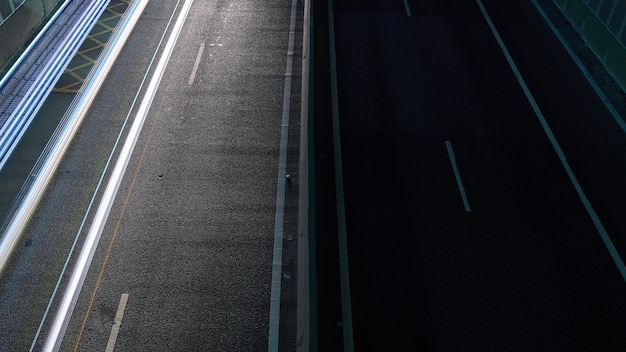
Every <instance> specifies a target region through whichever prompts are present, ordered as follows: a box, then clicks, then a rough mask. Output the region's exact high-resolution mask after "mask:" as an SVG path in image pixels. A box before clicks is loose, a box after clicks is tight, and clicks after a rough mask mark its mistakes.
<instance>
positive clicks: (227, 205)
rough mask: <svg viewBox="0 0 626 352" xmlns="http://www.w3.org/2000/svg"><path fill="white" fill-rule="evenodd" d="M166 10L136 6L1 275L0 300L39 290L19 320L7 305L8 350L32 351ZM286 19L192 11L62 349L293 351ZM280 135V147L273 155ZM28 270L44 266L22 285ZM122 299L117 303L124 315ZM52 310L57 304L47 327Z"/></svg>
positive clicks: (294, 115) (247, 7)
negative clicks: (278, 290)
mask: <svg viewBox="0 0 626 352" xmlns="http://www.w3.org/2000/svg"><path fill="white" fill-rule="evenodd" d="M183 3H185V2H184V1H181V2H180V5H182V4H183ZM175 5H176V3H174V2H172V3H157V2H150V3H149V4H148V7H147V8H146V10H145V11H144V15H143V16H142V17H141V19H140V20H139V23H138V25H137V29H136V30H135V32H134V33H133V35H131V37H130V38H129V42H128V44H127V46H126V48H125V49H124V51H123V52H122V56H121V57H120V59H119V60H118V63H117V64H116V66H115V67H114V69H113V71H112V72H111V75H110V77H109V79H108V81H107V83H106V84H105V86H104V87H103V90H102V92H101V94H100V97H99V99H98V100H97V102H96V103H95V105H94V106H93V108H92V110H91V112H92V113H91V115H90V117H89V118H88V120H87V121H86V122H85V124H84V125H83V128H82V129H81V133H80V135H79V136H78V138H77V140H76V141H75V143H74V146H73V148H72V149H71V150H70V151H69V153H68V155H67V156H66V158H65V160H64V161H63V163H62V166H61V167H60V170H61V172H60V173H58V175H57V177H56V178H55V180H54V181H53V186H52V187H51V188H50V190H49V192H48V194H47V195H46V196H45V198H44V201H43V203H42V206H41V211H40V212H38V214H37V215H36V216H35V218H34V219H33V221H32V222H31V225H30V227H29V229H28V231H27V233H26V234H25V236H24V238H23V241H22V243H20V246H19V248H20V250H19V251H18V257H17V258H18V259H17V260H16V261H15V263H14V264H13V266H12V267H11V268H9V270H8V272H9V273H10V274H11V279H13V280H11V281H7V282H6V283H5V285H4V286H3V290H4V291H3V292H2V294H3V297H5V298H7V297H10V298H12V299H15V300H17V299H18V298H19V295H20V293H21V292H32V291H38V292H41V293H42V295H41V296H37V298H36V300H37V301H36V302H34V303H32V304H31V303H29V302H25V303H24V304H28V305H29V306H30V307H31V308H30V310H29V309H23V310H21V311H18V310H17V305H16V309H15V310H14V311H12V312H11V313H12V314H15V315H19V316H20V319H21V322H22V323H21V324H20V325H17V326H13V327H10V328H9V329H7V330H3V331H7V332H11V334H8V333H7V334H6V335H5V334H3V336H2V337H3V338H5V339H6V340H5V341H6V342H7V343H6V344H3V346H7V348H8V349H9V350H26V349H28V346H30V344H31V342H32V338H33V335H34V331H35V330H36V328H37V325H38V324H39V320H40V319H41V316H42V314H43V308H45V304H46V303H47V302H45V301H44V300H45V299H46V294H48V295H49V293H50V292H51V291H52V286H53V283H54V282H55V280H56V279H55V278H54V275H58V272H59V271H60V265H61V264H62V262H63V260H64V253H63V251H64V250H66V249H68V248H69V244H70V242H71V241H70V239H71V238H72V236H73V235H74V234H76V232H77V229H78V228H79V226H80V223H81V221H82V217H83V215H84V212H85V210H86V208H87V205H88V203H89V199H90V197H91V194H92V193H93V190H94V188H95V186H96V184H97V180H98V178H99V174H98V173H99V172H101V171H102V168H103V166H104V163H105V162H106V159H107V157H108V153H110V150H111V146H112V144H113V142H114V141H115V138H116V135H117V131H119V128H120V127H121V125H122V122H123V120H124V117H125V116H126V115H127V113H128V111H129V110H130V107H131V103H132V100H133V97H134V96H135V92H136V90H137V89H138V87H139V85H140V83H141V80H142V77H143V76H144V74H145V73H146V72H145V71H146V68H147V67H148V64H149V62H150V60H151V57H152V54H153V53H155V51H156V52H157V54H159V50H156V48H157V44H158V42H159V40H160V37H161V35H162V34H163V32H164V30H165V27H166V25H167V23H168V19H169V17H170V16H176V15H177V14H178V11H180V10H179V8H178V9H177V8H176V7H175ZM295 9H296V10H297V12H296V14H297V17H294V20H297V21H298V22H297V26H295V27H294V33H293V35H294V37H295V38H298V37H299V36H298V31H299V30H300V24H299V23H301V16H302V13H301V6H296V7H295ZM291 17H292V16H291V3H283V2H272V3H268V2H266V1H263V2H260V1H246V2H239V3H227V2H219V3H213V2H205V1H201V0H196V1H194V2H193V5H192V7H191V10H190V12H189V17H188V18H187V20H186V21H185V25H184V26H183V29H182V32H181V34H180V36H179V40H178V43H177V44H176V48H175V50H174V53H173V55H172V57H171V58H170V62H169V64H168V67H167V70H166V71H165V73H164V75H163V79H162V82H161V85H160V87H159V89H158V91H157V94H156V96H155V98H154V101H153V103H152V108H151V109H150V112H149V113H148V115H147V118H146V122H145V125H144V129H143V132H142V133H141V135H140V137H139V139H138V141H137V147H136V148H135V152H134V154H133V156H132V157H131V159H130V163H129V165H128V168H127V173H126V176H125V177H124V179H123V182H122V184H121V186H120V190H119V193H118V196H117V198H116V202H115V203H114V204H113V207H112V209H111V215H110V216H109V220H108V222H107V224H106V226H105V227H104V232H103V234H102V237H101V239H100V245H99V246H98V248H97V250H96V252H95V255H94V261H93V263H92V264H91V271H90V272H89V273H88V274H87V276H86V281H85V285H84V286H83V288H82V291H81V296H80V297H79V298H78V301H77V304H76V308H75V309H74V314H73V317H72V320H71V321H70V323H69V326H68V330H67V334H66V336H65V338H64V339H63V345H62V346H61V350H64V351H65V350H74V349H75V348H76V349H77V350H84V351H94V350H105V348H106V346H107V344H109V345H110V344H113V343H114V345H115V350H154V351H158V350H163V351H172V350H185V351H189V350H232V351H240V350H250V351H256V350H267V349H268V346H274V345H275V347H276V348H280V349H284V348H287V347H288V346H293V345H294V344H295V330H294V329H293V327H294V324H295V320H294V319H295V316H294V315H295V306H294V304H295V299H294V293H295V277H296V270H295V267H294V264H293V263H294V262H295V258H294V255H295V252H294V248H295V246H296V243H295V242H296V241H295V238H297V236H295V235H294V234H295V228H296V225H297V221H296V215H295V214H296V212H295V209H296V208H295V205H296V203H297V194H296V191H295V190H297V186H296V185H297V182H298V172H297V155H298V148H297V145H298V138H297V131H298V124H297V119H298V118H299V114H298V112H299V104H298V102H299V93H298V92H299V85H300V83H299V76H298V75H299V60H298V59H299V57H300V49H301V48H300V46H299V45H296V47H295V48H294V50H293V51H292V52H289V53H288V51H289V50H288V38H289V23H290V20H291ZM168 34H169V33H168V32H166V33H165V38H167V35H168ZM200 48H204V50H201V49H200ZM199 52H202V54H201V55H200V54H199ZM288 56H292V57H293V58H295V62H294V64H293V72H291V74H290V73H289V72H287V71H286V61H287V60H286V59H287V57H288ZM148 73H151V72H148ZM192 73H193V74H192ZM286 74H287V76H288V77H289V78H290V81H293V82H292V85H291V87H292V89H291V90H290V92H291V94H290V95H285V94H284V91H283V89H284V86H285V82H286V81H287V79H286ZM192 77H193V79H192ZM285 97H287V98H288V100H290V102H291V107H290V108H288V110H289V112H290V113H291V114H289V115H286V116H287V117H288V118H289V119H290V121H289V122H290V123H288V124H287V123H286V121H282V120H281V119H282V118H283V116H285V115H284V111H283V106H284V104H283V103H284V102H283V100H284V99H285ZM139 98H142V96H141V95H140V96H139ZM287 127H288V128H287ZM283 130H284V133H288V134H289V135H290V136H289V143H288V144H285V145H284V146H282V147H281V144H280V142H281V131H283ZM281 149H283V150H284V152H285V157H286V158H285V160H283V162H284V164H285V166H286V170H283V173H284V172H286V173H288V174H289V175H290V178H289V182H288V181H287V179H286V178H285V177H284V176H283V179H282V184H283V186H284V190H285V199H284V211H285V214H284V219H283V220H284V223H282V224H281V225H283V227H284V229H283V232H284V244H283V248H282V252H283V260H282V264H283V265H282V268H281V269H282V272H279V274H278V283H279V284H282V294H279V295H280V296H281V297H279V298H280V299H281V302H280V303H281V307H282V308H283V309H282V310H280V311H279V313H280V317H279V318H280V330H279V331H276V329H275V328H274V331H275V333H276V334H278V336H276V337H275V339H274V340H273V341H274V345H273V344H272V343H271V342H270V341H269V340H268V336H269V334H270V331H271V330H270V326H269V325H270V324H269V320H270V301H271V299H270V298H272V299H274V297H271V295H270V294H271V288H272V286H273V285H274V283H273V282H272V268H273V267H276V266H277V265H279V266H280V264H281V263H273V258H274V256H273V253H274V252H276V249H275V248H274V242H275V241H274V238H275V222H276V221H277V220H276V219H277V217H276V216H275V213H276V209H277V189H280V188H279V187H277V186H278V185H279V184H280V182H279V180H278V179H277V175H280V173H279V167H278V166H279V165H278V164H279V156H280V150H281ZM114 156H115V157H117V154H116V155H114ZM106 181H107V179H105V182H106ZM96 199H97V201H99V200H100V197H99V196H98V197H96ZM92 216H93V214H91V215H89V216H88V217H87V222H88V223H89V222H90V221H91V217H92ZM87 228H88V227H87ZM87 228H86V229H85V232H86V230H87ZM83 236H84V234H83ZM82 239H83V237H81V241H82ZM81 241H79V244H78V245H79V248H80V246H81V245H82V243H81ZM42 248H49V251H47V252H46V251H44V250H42ZM35 249H36V250H35ZM279 258H280V257H279ZM279 261H280V259H279ZM37 262H39V264H40V265H39V266H37V267H38V268H40V269H38V270H37V271H33V272H32V273H33V275H30V273H31V272H30V271H29V269H30V268H31V267H32V265H34V264H33V263H37ZM29 263H30V264H29ZM73 263H74V261H72V262H71V263H70V264H71V265H72V264H73ZM41 264H44V265H41ZM29 265H30V266H29ZM41 267H43V268H45V269H46V271H45V272H44V271H42V270H41ZM34 274H36V275H37V276H36V277H35V275H34ZM281 281H282V282H281ZM65 283H66V281H63V285H62V287H61V289H62V290H63V289H64V285H65ZM274 286H276V285H274ZM120 297H127V299H125V300H124V309H123V320H122V319H121V318H120V314H119V313H118V311H119V309H118V307H119V306H120ZM8 301H9V300H8V298H7V300H6V301H5V302H8ZM58 302H59V301H58V300H57V301H55V302H53V305H52V309H51V312H52V314H51V316H54V313H56V311H57V307H58ZM51 319H52V318H49V319H48V320H46V321H45V322H44V325H43V329H42V335H41V337H40V338H39V339H38V340H37V341H36V342H35V350H38V349H40V347H41V345H42V344H43V342H44V341H45V338H46V334H47V332H48V331H49V327H50V324H51ZM4 321H5V323H6V324H10V323H11V322H12V320H11V319H7V320H4ZM116 326H117V327H119V330H117V328H115V329H114V327H116ZM286 327H292V328H291V329H289V328H286ZM114 330H115V333H112V331H114ZM113 335H115V338H112V336H113ZM110 341H114V342H110ZM276 341H278V344H276V343H275V342H276ZM285 346H287V347H285Z"/></svg>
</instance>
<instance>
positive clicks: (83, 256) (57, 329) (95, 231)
mask: <svg viewBox="0 0 626 352" xmlns="http://www.w3.org/2000/svg"><path fill="white" fill-rule="evenodd" d="M192 3H193V0H187V1H186V2H185V4H184V5H183V7H182V9H181V11H180V13H179V15H178V18H177V20H176V24H175V25H174V27H173V29H172V33H171V34H170V37H169V39H168V41H167V44H166V45H165V48H164V49H163V53H162V54H161V58H160V59H159V63H158V64H157V67H156V68H155V71H154V74H153V76H152V79H151V81H150V84H149V85H148V88H147V89H146V93H145V96H144V98H143V100H142V102H141V105H140V106H139V109H138V111H137V115H136V117H135V120H134V122H133V125H132V126H131V128H130V131H129V132H128V136H127V138H126V141H125V142H124V146H123V147H122V151H121V152H120V155H119V157H118V160H117V162H116V164H115V168H114V169H113V172H112V174H111V178H110V180H109V183H108V184H107V187H106V189H105V191H104V194H103V196H102V200H101V201H100V205H99V206H98V210H97V211H96V214H95V216H94V219H93V222H92V224H91V227H90V229H89V232H88V234H87V238H86V239H85V243H84V245H83V249H82V250H81V252H80V256H79V257H78V260H77V262H76V267H75V268H74V271H73V272H72V276H71V278H70V281H69V283H68V285H67V288H66V291H65V294H64V296H63V300H62V301H61V305H60V306H59V310H58V312H57V315H56V316H55V319H54V323H53V324H52V327H51V328H50V332H49V334H48V338H47V340H46V344H45V346H44V351H58V349H59V348H60V345H61V341H62V335H63V334H64V333H65V329H66V328H67V324H68V323H69V319H70V317H71V314H72V310H73V309H74V305H75V304H76V300H77V299H78V295H79V293H80V288H81V287H82V284H83V282H84V280H85V276H86V275H87V271H88V269H89V265H90V264H91V260H92V258H93V254H94V252H95V250H96V247H97V244H98V241H99V240H100V235H101V234H102V230H103V229H104V225H105V223H106V220H107V218H108V216H109V212H110V211H111V207H112V205H113V201H114V200H115V196H116V194H117V191H118V189H119V186H120V184H121V182H122V178H123V176H124V172H125V171H126V167H127V166H128V162H129V161H130V157H131V155H132V152H133V149H134V148H135V144H136V142H137V139H138V138H139V133H140V132H141V128H142V127H143V123H144V121H145V119H146V116H147V115H148V111H149V109H150V105H151V104H152V100H153V99H154V96H155V95H156V91H157V89H158V87H159V84H160V82H161V78H162V77H163V73H164V72H165V68H166V67H167V63H168V61H169V58H170V56H171V54H172V52H173V50H174V45H175V44H176V41H177V40H178V35H179V34H180V32H181V30H182V26H183V24H184V23H185V19H186V18H187V14H188V13H189V8H190V7H191V4H192Z"/></svg>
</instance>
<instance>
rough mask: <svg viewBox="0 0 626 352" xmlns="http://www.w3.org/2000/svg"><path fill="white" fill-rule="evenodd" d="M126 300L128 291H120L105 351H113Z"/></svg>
mask: <svg viewBox="0 0 626 352" xmlns="http://www.w3.org/2000/svg"><path fill="white" fill-rule="evenodd" d="M127 302H128V293H122V297H120V304H119V305H118V306H117V312H116V313H115V321H114V322H113V326H112V327H111V335H109V342H107V347H106V349H105V350H104V351H105V352H113V349H114V348H115V342H117V335H118V334H119V333H120V326H122V319H123V318H124V311H126V303H127Z"/></svg>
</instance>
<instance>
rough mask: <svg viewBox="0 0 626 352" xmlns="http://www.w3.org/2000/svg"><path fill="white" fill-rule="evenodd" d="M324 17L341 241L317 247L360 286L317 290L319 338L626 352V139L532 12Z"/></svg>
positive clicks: (356, 6)
mask: <svg viewBox="0 0 626 352" xmlns="http://www.w3.org/2000/svg"><path fill="white" fill-rule="evenodd" d="M324 3H325V2H324ZM325 6H326V4H319V3H318V4H317V7H316V8H315V9H316V10H317V12H316V13H317V14H318V16H320V15H319V14H324V13H328V14H329V25H328V26H327V27H326V26H324V25H320V24H319V22H321V21H317V22H316V28H322V29H319V30H318V31H317V32H316V35H317V38H318V39H317V40H319V41H321V39H319V37H321V36H323V37H324V38H329V40H328V44H329V49H320V50H319V51H316V53H320V52H321V54H320V55H328V59H324V58H323V57H322V58H320V59H318V60H317V64H316V66H315V69H316V79H317V82H322V83H326V84H327V87H329V88H327V92H324V91H323V90H322V89H317V90H315V99H316V102H317V103H316V108H315V109H316V110H315V116H316V118H317V119H318V120H319V119H322V116H329V117H328V119H325V120H328V121H327V122H320V121H317V122H316V123H317V130H316V132H317V134H318V137H317V139H316V141H318V144H317V152H316V162H317V165H318V166H319V167H318V173H317V176H316V177H317V179H316V182H318V185H319V187H327V188H326V190H327V193H330V194H331V195H330V196H325V197H319V200H320V201H325V202H326V203H325V205H324V206H329V205H330V206H331V207H330V210H325V209H324V208H323V206H322V205H318V207H317V210H318V212H319V213H322V214H325V215H326V216H327V217H333V218H335V219H337V220H336V221H329V220H328V219H325V220H320V227H321V228H323V229H325V230H332V231H334V232H336V238H337V239H335V240H333V239H329V238H328V234H327V233H326V232H325V233H324V234H320V236H321V237H320V238H318V243H319V245H320V247H321V248H324V247H327V246H328V247H332V249H328V250H327V251H328V253H337V252H338V253H339V254H336V256H337V258H336V259H335V260H336V265H337V266H338V267H341V265H342V263H343V265H346V266H347V267H348V268H349V270H348V273H349V276H348V275H346V273H345V272H343V271H342V269H341V268H339V269H337V271H336V274H335V276H327V277H326V278H321V276H320V279H319V280H320V284H319V285H320V289H319V291H320V303H319V304H320V307H322V311H321V312H320V318H319V324H320V331H322V333H327V334H329V335H330V336H335V337H337V339H338V340H342V339H343V346H344V348H347V349H349V348H350V347H351V345H352V343H353V345H354V349H355V350H359V349H363V348H366V349H389V350H393V349H407V348H409V349H410V348H414V349H416V350H421V349H425V350H441V351H485V350H487V351H500V350H507V351H528V350H542V351H553V350H596V349H602V350H620V349H623V348H624V347H626V338H625V337H624V336H623V334H621V333H620V331H623V329H624V328H625V327H626V314H624V313H626V305H625V304H624V302H623V299H622V297H623V296H624V294H625V293H626V287H625V285H624V277H623V269H624V268H623V263H621V256H620V253H626V252H625V251H626V247H624V246H623V241H624V238H623V237H624V236H623V234H624V233H626V228H625V227H623V225H621V224H622V220H621V218H620V217H619V216H618V214H619V212H620V211H621V210H622V209H624V206H625V205H624V199H626V198H625V196H626V194H625V193H624V192H623V186H622V185H621V182H619V181H618V180H619V179H620V178H621V179H623V177H624V176H626V172H625V171H626V169H625V167H624V166H625V160H626V159H624V158H623V157H622V156H623V152H622V151H623V150H626V149H625V147H626V143H625V138H624V134H623V132H622V131H621V129H620V128H619V126H618V125H617V123H616V122H615V120H614V119H613V117H611V116H610V114H608V113H607V111H606V109H605V108H604V106H603V105H602V104H601V102H600V101H599V99H598V98H597V97H596V96H595V95H594V93H593V91H592V90H591V89H590V88H588V84H587V82H586V81H585V80H584V78H583V76H582V75H581V74H580V73H579V72H577V70H576V68H575V65H573V64H572V63H571V59H570V58H569V57H568V56H567V54H566V53H565V52H564V50H563V49H562V48H560V47H559V44H558V41H557V40H555V39H554V36H553V34H552V32H551V31H550V29H549V28H548V27H547V25H545V23H542V20H541V18H540V16H539V15H538V13H537V11H536V10H535V9H534V7H533V6H532V4H527V3H526V2H523V1H519V2H517V1H514V2H512V3H510V4H509V3H507V4H499V3H498V2H497V1H484V2H483V1H460V0H459V1H447V2H437V1H411V0H408V1H399V0H398V1H392V2H389V1H374V0H372V1H331V2H329V4H328V6H330V7H329V8H327V7H325ZM357 28H358V30H357ZM500 28H502V32H500V30H499V29H500ZM333 42H334V45H333ZM321 46H322V44H320V43H318V42H316V46H315V48H316V50H317V48H320V47H321ZM325 50H327V52H325ZM317 57H319V55H318V56H316V58H317ZM335 62H336V64H335ZM335 72H336V73H335ZM334 84H336V87H337V89H336V91H334V93H333V85H334ZM330 116H332V119H336V120H337V121H338V123H336V124H335V125H333V123H332V121H330V120H331V118H330ZM333 133H335V135H336V136H337V134H339V136H340V139H338V138H337V139H335V140H334V142H333V144H334V145H333V148H332V149H329V148H328V147H327V146H320V142H321V141H323V140H324V138H325V139H326V140H329V139H331V138H332V137H331V136H332V135H333ZM338 147H339V148H338ZM333 152H334V154H333ZM331 156H332V157H331ZM328 159H332V161H329V160H328ZM329 168H332V169H333V170H334V171H329V170H328V169H329ZM338 170H340V171H338ZM592 175H601V176H600V177H603V180H604V183H603V184H601V183H600V182H597V181H596V180H594V179H593V177H592ZM617 175H621V176H617ZM613 182H615V183H614V184H613ZM591 204H593V206H592V205H591ZM344 207H345V219H343V218H342V216H343V212H342V210H341V209H342V208H344ZM596 211H597V212H596ZM320 217H321V216H320V214H318V215H317V218H318V219H319V218H320ZM344 221H345V222H344ZM342 223H343V225H342ZM320 232H321V230H320V231H318V234H319V233H320ZM342 232H343V234H342ZM342 235H343V236H345V237H346V242H347V247H348V250H347V251H346V252H345V253H342V249H341V247H342V239H341V237H342ZM324 241H326V242H324ZM613 245H615V247H613ZM337 248H339V250H337ZM615 248H617V249H616V250H614V249H615ZM323 250H324V249H319V251H323ZM342 256H344V257H343V258H342ZM346 263H347V264H346ZM324 265H326V264H323V263H320V264H319V267H320V270H324V269H327V267H324ZM346 280H348V282H349V286H347V285H346V284H345V283H344V281H346ZM332 285H335V286H336V288H337V289H338V290H341V292H342V293H344V294H345V293H346V287H348V289H349V291H348V293H349V294H350V300H349V301H348V300H346V298H345V295H342V296H341V297H339V296H331V295H325V294H324V292H323V288H325V287H326V286H332ZM323 309H328V311H330V313H324V312H323ZM333 319H335V320H336V321H340V322H341V324H339V327H338V326H337V324H336V321H333ZM348 319H349V321H348ZM331 326H332V327H331ZM338 330H339V331H341V332H340V333H338V332H337V331H338ZM352 336H353V341H349V340H350V339H351V337H352ZM347 340H348V341H347ZM326 343H328V342H326ZM328 344H329V346H332V345H331V343H328ZM338 345H339V344H338Z"/></svg>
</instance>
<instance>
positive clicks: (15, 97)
mask: <svg viewBox="0 0 626 352" xmlns="http://www.w3.org/2000/svg"><path fill="white" fill-rule="evenodd" d="M108 3H109V0H97V1H89V0H84V1H81V2H78V3H77V5H76V8H73V7H72V8H70V7H69V6H68V7H65V4H64V7H63V8H64V9H65V11H63V12H62V13H60V14H59V15H58V17H57V15H55V21H54V22H53V23H51V27H55V26H58V27H59V28H55V29H57V30H56V31H50V30H47V31H46V34H44V36H47V37H48V40H46V39H45V37H42V39H39V40H38V46H39V47H38V48H36V49H32V50H33V52H35V51H39V52H38V53H39V54H41V55H38V58H37V60H36V61H34V62H30V64H27V62H29V60H28V59H26V60H25V61H24V62H20V65H27V71H25V72H23V75H20V74H19V73H21V72H11V75H10V76H11V77H10V80H8V81H6V83H5V84H4V87H2V88H3V90H2V95H3V98H4V99H3V105H2V110H0V111H1V113H0V123H2V127H0V170H2V168H3V167H4V165H5V164H6V162H7V161H8V159H9V157H10V156H11V153H12V152H13V150H14V149H15V147H16V146H17V144H18V143H19V140H20V139H21V137H22V136H23V135H24V133H25V132H26V129H27V128H28V126H29V125H30V123H31V122H32V120H33V119H34V117H35V116H36V114H37V112H38V111H39V109H40V108H41V106H42V104H43V103H44V101H45V99H46V98H47V96H48V95H49V94H50V92H51V91H52V88H53V87H54V85H55V83H56V82H57V81H58V79H59V78H60V77H61V74H62V73H63V71H64V70H65V68H66V67H67V65H68V64H69V62H70V60H71V59H72V58H73V57H74V55H75V53H76V51H77V50H78V48H79V47H80V45H81V43H82V42H83V40H84V39H85V37H86V36H87V34H88V33H89V32H90V31H91V29H92V28H93V26H94V25H95V23H96V21H97V19H98V18H99V17H100V15H101V14H102V12H103V11H104V9H105V8H106V6H107V4H108ZM72 10H73V12H71V11H72ZM68 12H70V13H68ZM46 41H48V43H46ZM42 44H47V45H45V46H44V47H41V45H42ZM33 52H31V55H32V53H33ZM7 76H8V75H7ZM5 89H6V90H8V92H5Z"/></svg>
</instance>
